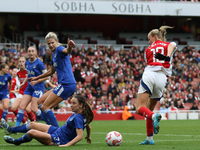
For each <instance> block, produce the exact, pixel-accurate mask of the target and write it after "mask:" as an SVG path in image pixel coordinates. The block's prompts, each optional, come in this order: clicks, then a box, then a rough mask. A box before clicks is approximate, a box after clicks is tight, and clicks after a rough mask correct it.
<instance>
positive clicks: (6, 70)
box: [2, 66, 9, 74]
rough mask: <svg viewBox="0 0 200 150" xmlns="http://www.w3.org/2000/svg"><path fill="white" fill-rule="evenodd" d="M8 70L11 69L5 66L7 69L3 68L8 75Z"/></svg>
mask: <svg viewBox="0 0 200 150" xmlns="http://www.w3.org/2000/svg"><path fill="white" fill-rule="evenodd" d="M8 70H9V67H8V66H5V68H2V71H3V72H4V73H5V74H6V73H8Z"/></svg>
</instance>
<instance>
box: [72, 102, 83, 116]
mask: <svg viewBox="0 0 200 150" xmlns="http://www.w3.org/2000/svg"><path fill="white" fill-rule="evenodd" d="M71 109H72V111H73V112H75V113H80V112H81V110H82V105H80V104H79V102H78V99H77V98H72V99H71Z"/></svg>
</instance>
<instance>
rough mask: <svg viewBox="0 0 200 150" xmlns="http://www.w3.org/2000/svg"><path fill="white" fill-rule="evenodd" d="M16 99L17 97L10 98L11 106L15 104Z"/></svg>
mask: <svg viewBox="0 0 200 150" xmlns="http://www.w3.org/2000/svg"><path fill="white" fill-rule="evenodd" d="M15 99H16V98H11V99H10V100H9V107H11V106H12V105H13V103H14V101H15Z"/></svg>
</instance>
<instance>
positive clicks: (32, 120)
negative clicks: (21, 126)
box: [28, 111, 36, 122]
mask: <svg viewBox="0 0 200 150" xmlns="http://www.w3.org/2000/svg"><path fill="white" fill-rule="evenodd" d="M28 118H29V119H30V121H31V122H36V115H35V114H34V113H33V112H32V111H30V112H29V113H28Z"/></svg>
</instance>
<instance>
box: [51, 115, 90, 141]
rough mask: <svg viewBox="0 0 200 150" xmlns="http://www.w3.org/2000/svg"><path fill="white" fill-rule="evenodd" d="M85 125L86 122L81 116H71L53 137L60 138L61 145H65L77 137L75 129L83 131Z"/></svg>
mask: <svg viewBox="0 0 200 150" xmlns="http://www.w3.org/2000/svg"><path fill="white" fill-rule="evenodd" d="M86 125H87V121H86V118H85V116H83V115H82V114H73V115H71V116H70V117H69V118H68V119H67V121H66V123H65V124H64V125H63V126H61V127H60V128H58V129H57V130H56V131H55V132H54V133H53V135H55V136H57V137H60V140H62V142H63V143H67V142H69V141H71V140H73V139H74V138H75V137H76V136H77V134H76V129H78V128H79V129H83V130H84V129H85V127H86Z"/></svg>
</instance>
